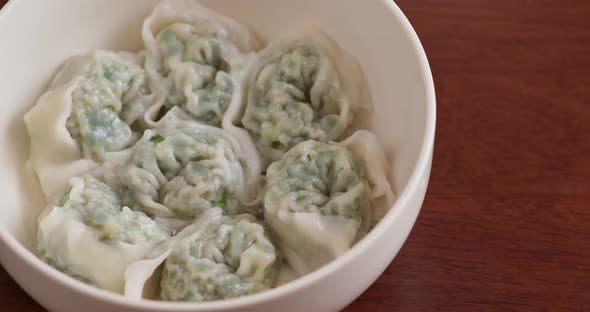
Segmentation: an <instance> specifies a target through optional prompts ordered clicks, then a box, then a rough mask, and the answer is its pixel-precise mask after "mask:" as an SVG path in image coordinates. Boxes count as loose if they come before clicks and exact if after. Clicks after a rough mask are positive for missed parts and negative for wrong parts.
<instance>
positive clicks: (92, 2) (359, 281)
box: [0, 0, 435, 312]
mask: <svg viewBox="0 0 590 312" xmlns="http://www.w3.org/2000/svg"><path fill="white" fill-rule="evenodd" d="M157 2H158V1H157V0H126V1H124V2H121V1H118V0H52V1H46V0H19V1H12V2H9V4H8V5H7V6H6V8H5V9H4V10H3V11H2V12H1V13H0V40H1V42H2V49H1V51H2V52H1V55H0V68H1V69H2V73H3V74H2V75H1V76H0V94H1V95H2V104H3V110H4V111H3V113H2V114H0V127H1V128H2V130H3V132H2V133H3V135H2V136H0V142H1V143H0V144H2V145H1V146H4V147H5V148H4V150H3V152H2V153H0V169H1V170H2V172H3V176H2V178H0V189H2V190H3V191H2V193H3V205H2V207H0V214H1V215H2V218H1V219H0V222H1V223H0V224H1V227H0V262H2V264H3V265H4V266H5V268H6V270H7V271H8V272H9V273H10V274H11V275H12V277H13V278H14V279H15V280H16V281H17V282H18V283H19V284H20V285H21V286H22V287H23V288H24V289H25V290H26V291H27V292H28V293H29V294H31V296H33V298H35V299H36V300H37V301H38V302H40V303H41V304H42V305H44V306H45V307H46V308H48V309H49V310H52V311H82V310H83V311H87V312H93V311H110V310H117V311H149V310H153V311H158V310H162V309H166V310H169V311H205V310H207V311H275V310H280V311H305V310H308V311H336V310H338V309H341V308H343V307H344V306H346V305H347V304H348V303H350V302H351V301H352V300H354V299H355V298H356V297H357V296H358V295H360V294H361V292H362V291H364V290H365V289H366V288H367V287H368V286H369V285H370V284H371V283H372V282H374V281H375V279H376V278H377V277H378V276H379V275H380V274H381V273H382V272H383V270H384V269H385V268H386V267H387V265H388V264H389V263H390V262H391V260H392V259H393V257H394V256H395V255H396V254H397V252H398V251H399V249H400V248H401V246H402V244H403V242H404V241H405V239H406V237H407V235H408V234H409V232H410V230H411V228H412V226H413V224H414V222H415V219H416V217H417V215H418V212H419V210H420V207H421V205H422V201H423V199H424V194H425V192H426V187H427V184H428V177H429V174H430V167H431V161H432V148H433V143H434V124H435V99H434V87H433V84H432V77H431V74H430V70H429V68H428V63H427V61H426V57H425V55H424V52H423V50H422V47H421V46H420V43H419V41H418V39H417V37H416V35H415V33H414V32H413V30H412V28H411V26H410V25H409V23H408V22H407V20H406V19H405V17H404V16H403V14H402V13H401V11H399V9H398V8H397V7H396V6H395V4H393V3H392V2H390V1H387V0H370V1H357V0H322V1H316V0H298V1H288V0H285V1H277V0H248V1H232V0H207V1H202V2H204V3H205V4H206V5H208V6H210V7H212V8H213V9H216V10H219V11H220V12H222V13H225V14H228V15H230V16H232V17H234V18H236V19H237V20H238V21H240V22H242V23H244V24H246V25H248V26H250V27H252V28H253V29H254V31H256V32H257V33H258V34H259V35H260V36H261V37H262V38H263V39H265V40H269V39H272V38H275V37H277V36H279V35H280V34H281V33H285V32H288V31H289V30H290V29H298V28H301V27H302V26H305V25H317V26H319V27H321V28H322V29H324V30H325V31H326V32H327V33H328V34H329V35H331V36H332V37H333V38H334V39H335V40H336V41H337V42H338V43H339V44H340V45H341V46H342V47H344V49H345V50H347V51H349V52H350V53H352V54H353V55H354V56H355V57H356V58H357V59H358V60H359V62H360V63H361V65H362V67H363V70H364V72H365V75H366V76H367V79H368V83H369V87H370V91H371V94H372V97H373V102H374V105H375V113H374V114H373V116H372V118H371V119H370V120H369V121H368V122H367V123H366V125H367V126H368V128H369V129H370V130H372V131H373V132H375V133H376V134H377V136H378V137H379V138H380V139H381V141H382V143H383V145H384V148H385V150H386V152H387V155H388V158H389V161H390V163H391V164H392V168H391V169H392V170H391V171H392V172H391V175H392V178H393V181H392V182H393V184H394V188H395V191H396V194H397V195H398V201H397V202H396V204H395V205H394V207H393V208H392V210H391V211H390V212H389V213H388V214H387V215H386V216H385V218H384V219H383V220H382V221H381V222H380V223H379V224H378V225H377V226H376V227H375V229H374V230H373V231H371V233H369V235H368V236H367V237H365V238H364V239H363V240H362V241H361V242H359V243H358V244H357V245H356V246H355V247H354V248H353V249H352V250H351V251H350V252H348V253H347V254H345V255H344V256H342V257H340V258H338V259H337V260H335V261H333V262H332V263H330V264H329V265H327V266H325V267H323V268H321V269H320V270H318V271H316V272H314V273H312V274H310V275H308V276H306V277H304V278H301V279H299V280H297V281H295V282H292V283H290V284H287V285H285V286H281V287H278V288H276V289H273V290H270V291H267V292H263V293H261V294H257V295H253V296H248V297H244V298H240V299H235V300H229V301H224V302H213V303H200V304H194V303H193V304H173V303H164V302H146V301H143V302H128V301H127V300H125V299H124V298H122V297H120V296H117V295H114V294H110V293H106V292H104V291H97V290H95V289H93V288H92V287H90V286H87V285H83V284H81V283H79V282H77V281H74V280H73V279H70V278H68V277H65V276H63V275H62V274H61V273H59V272H57V271H55V270H53V269H51V268H50V267H48V266H47V265H45V264H44V263H42V262H41V261H40V260H39V259H37V258H36V257H35V256H34V255H33V254H32V253H31V252H30V251H29V250H30V249H31V248H32V241H33V237H34V233H35V220H36V215H37V214H38V213H39V211H40V210H41V209H42V208H43V206H44V203H43V199H42V197H41V192H40V188H39V186H38V184H37V181H36V178H35V177H34V176H33V175H31V174H30V173H29V172H28V171H27V170H26V169H25V159H26V157H27V154H28V139H27V134H26V129H25V126H24V122H23V121H22V117H23V115H24V113H25V112H26V111H27V110H28V109H29V108H30V107H31V106H32V105H34V103H35V102H36V99H37V98H38V97H39V96H40V95H41V94H42V93H43V91H44V90H45V89H46V88H47V85H48V83H49V81H50V79H51V77H52V76H53V75H54V74H55V72H56V71H57V69H58V67H59V65H60V64H61V63H62V62H63V60H65V59H66V58H67V57H68V56H71V55H72V54H77V53H83V52H86V51H90V50H94V49H99V48H103V49H112V50H130V51H137V50H138V49H140V48H141V42H140V35H139V29H140V25H141V21H142V19H143V18H145V17H146V16H147V15H148V14H149V11H150V10H151V8H152V7H153V6H154V5H155V4H156V3H157ZM123 4H124V5H123ZM260 8H264V9H260ZM302 24H303V25H302ZM19 243H20V244H19ZM21 244H22V245H21ZM23 246H24V247H23ZM25 247H26V248H25ZM27 249H29V250H27Z"/></svg>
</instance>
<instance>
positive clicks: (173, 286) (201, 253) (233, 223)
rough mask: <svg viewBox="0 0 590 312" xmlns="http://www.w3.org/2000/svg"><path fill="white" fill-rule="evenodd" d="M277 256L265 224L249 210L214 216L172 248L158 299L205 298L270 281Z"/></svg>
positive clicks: (235, 294) (255, 289)
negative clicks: (247, 211)
mask: <svg viewBox="0 0 590 312" xmlns="http://www.w3.org/2000/svg"><path fill="white" fill-rule="evenodd" d="M279 263H280V261H279V258H278V256H277V252H276V250H275V247H274V246H273V244H272V242H271V241H270V239H269V237H268V235H267V234H266V232H265V229H264V226H263V225H262V224H261V223H260V222H258V221H256V218H255V217H254V216H252V215H248V214H243V215H238V216H222V215H217V216H214V217H212V218H210V219H209V220H208V221H207V222H206V223H205V224H204V225H203V226H202V227H201V228H199V229H198V230H197V231H195V232H194V233H192V234H191V235H190V236H188V237H186V238H184V239H182V240H181V241H180V242H179V243H178V244H177V245H176V246H175V247H174V249H173V250H172V252H171V253H170V255H168V258H167V259H166V262H165V263H164V271H163V275H162V280H161V282H160V287H161V298H162V299H163V300H170V301H210V300H219V299H227V298H234V297H239V296H244V295H247V294H252V293H256V292H259V291H261V290H264V289H267V288H269V287H271V286H273V284H274V281H275V279H276V276H277V274H278V265H279Z"/></svg>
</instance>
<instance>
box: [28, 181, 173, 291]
mask: <svg viewBox="0 0 590 312" xmlns="http://www.w3.org/2000/svg"><path fill="white" fill-rule="evenodd" d="M169 237H170V233H169V232H168V231H167V230H165V229H162V228H160V227H159V226H158V225H157V224H156V222H154V221H153V220H152V219H150V218H149V217H148V216H146V215H145V214H144V213H142V212H138V211H132V210H131V209H129V208H128V207H125V206H123V205H122V203H121V200H120V197H119V195H118V194H117V193H116V192H115V191H114V190H113V189H112V188H111V187H110V186H108V185H106V184H105V183H103V182H101V181H99V180H98V179H96V178H94V177H93V176H90V175H86V176H83V177H74V178H72V179H71V180H70V188H69V189H68V190H67V191H66V192H64V193H63V194H62V195H61V196H59V197H58V198H57V199H56V200H55V201H54V202H53V203H52V204H50V205H49V206H48V208H47V209H46V210H45V211H44V212H43V213H42V214H41V216H40V217H39V220H38V232H37V242H36V252H37V255H38V256H39V257H40V258H41V259H43V260H44V261H45V262H47V263H49V264H50V265H52V266H54V267H55V268H57V269H58V270H60V271H62V272H64V273H66V274H68V275H70V276H72V277H74V278H77V279H78V280H81V281H83V282H85V283H88V284H91V285H94V286H96V287H99V288H102V289H106V290H110V291H113V292H117V293H122V292H123V289H124V274H125V270H126V269H127V266H128V265H129V264H131V263H132V262H135V261H137V260H139V259H142V258H143V257H144V256H145V255H146V254H147V253H148V252H149V251H151V250H152V249H153V248H154V247H155V246H157V245H158V244H159V243H161V242H163V241H165V240H166V239H168V238H169Z"/></svg>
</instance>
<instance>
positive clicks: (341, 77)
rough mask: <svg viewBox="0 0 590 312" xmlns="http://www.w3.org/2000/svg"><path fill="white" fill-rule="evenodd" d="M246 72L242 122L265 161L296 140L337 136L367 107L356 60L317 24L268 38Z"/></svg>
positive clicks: (283, 151) (288, 147)
mask: <svg viewBox="0 0 590 312" xmlns="http://www.w3.org/2000/svg"><path fill="white" fill-rule="evenodd" d="M246 71H247V72H248V74H247V88H248V95H247V105H246V109H245V113H244V115H243V118H242V120H241V122H242V124H243V126H244V127H245V128H246V129H247V130H248V131H249V133H250V134H251V136H252V138H253V140H254V142H255V143H256V145H257V146H258V150H259V152H260V154H262V156H263V158H264V159H265V160H266V163H267V164H268V163H270V162H271V161H274V160H277V159H279V158H280V157H281V156H282V155H283V153H285V152H286V151H287V150H289V149H290V148H291V147H293V146H295V145H296V144H298V143H300V142H303V141H306V140H316V141H320V142H329V141H332V140H336V139H338V138H339V137H340V136H341V135H342V134H343V133H344V131H345V130H346V128H347V126H348V125H349V124H350V123H351V122H352V121H353V117H354V115H355V114H357V113H359V112H361V111H366V110H370V109H371V99H370V96H369V94H368V93H367V90H368V88H367V85H366V81H365V78H364V75H363V73H362V71H361V68H360V66H359V64H358V63H357V62H356V61H355V60H354V59H353V58H352V56H351V55H349V54H348V53H346V52H345V51H343V50H342V49H341V48H340V47H339V46H338V45H337V44H336V43H335V42H334V41H332V39H331V38H329V37H328V36H327V35H326V34H324V33H323V32H322V31H320V30H318V29H311V30H309V31H306V32H303V33H301V34H299V35H296V36H292V37H288V38H285V39H281V40H277V41H272V42H271V43H270V44H269V45H268V46H267V47H266V48H265V49H263V50H262V51H260V52H259V53H258V56H257V58H256V59H255V60H254V61H253V62H251V63H249V64H248V66H247V69H246Z"/></svg>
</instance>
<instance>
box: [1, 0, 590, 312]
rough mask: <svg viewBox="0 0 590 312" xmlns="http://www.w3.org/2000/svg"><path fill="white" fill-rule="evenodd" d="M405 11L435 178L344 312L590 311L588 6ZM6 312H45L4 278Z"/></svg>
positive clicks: (571, 1) (449, 3)
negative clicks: (431, 87) (418, 59)
mask: <svg viewBox="0 0 590 312" xmlns="http://www.w3.org/2000/svg"><path fill="white" fill-rule="evenodd" d="M3 2H5V1H2V0H0V4H2V3H3ZM397 3H398V5H399V6H400V7H401V8H402V9H403V10H404V12H405V13H406V15H407V16H408V18H409V19H410V21H411V22H412V24H413V25H414V27H415V29H416V30H417V32H418V34H419V36H420V38H421V40H422V43H423V45H424V47H425V49H426V52H427V54H428V57H429V59H430V63H431V67H432V71H433V75H434V79H435V85H436V89H437V98H438V121H437V123H438V128H437V138H436V140H437V141H436V148H435V153H434V164H433V171H432V177H431V182H430V188H429V191H428V194H427V198H426V201H425V203H424V206H423V208H422V212H421V214H420V217H419V219H418V221H417V223H416V226H415V227H414V230H413V232H412V234H411V235H410V237H409V238H408V241H407V243H406V244H405V245H404V247H403V248H402V250H401V252H400V253H399V255H398V256H397V257H396V258H395V260H394V261H393V263H392V264H391V265H390V266H389V268H388V269H387V270H386V272H385V273H384V274H383V275H382V276H381V277H380V278H379V279H378V280H377V282H376V283H375V284H373V286H371V287H370V288H369V289H368V290H367V291H366V292H365V293H364V294H363V295H362V296H361V297H360V298H359V299H358V300H356V301H355V302H354V303H352V304H351V305H350V306H349V307H347V308H346V309H345V311H347V312H355V311H356V312H360V311H394V310H401V311H404V310H407V311H430V310H440V311H481V310H483V311H496V310H520V311H537V310H539V311H541V310H544V311H590V295H588V289H590V207H589V206H590V193H589V192H588V191H589V190H590V161H589V156H590V106H588V105H589V103H588V101H589V99H590V1H585V0H578V1H575V0H564V1H560V0H497V1H488V0H398V1H397ZM0 310H2V311H17V310H18V311H42V310H43V309H42V308H41V307H39V306H38V305H37V304H36V303H35V302H34V301H33V300H32V299H30V298H29V297H28V296H27V295H26V294H25V293H24V292H23V291H22V290H21V289H20V288H19V287H18V286H17V285H16V284H15V283H14V282H13V281H12V279H10V277H8V275H7V273H6V272H4V271H0Z"/></svg>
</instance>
